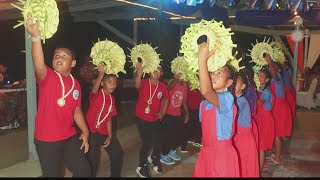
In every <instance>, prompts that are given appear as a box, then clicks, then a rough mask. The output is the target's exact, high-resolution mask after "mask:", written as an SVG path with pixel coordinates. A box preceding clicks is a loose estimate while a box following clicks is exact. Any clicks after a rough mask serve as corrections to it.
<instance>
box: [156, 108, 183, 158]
mask: <svg viewBox="0 0 320 180" xmlns="http://www.w3.org/2000/svg"><path fill="white" fill-rule="evenodd" d="M162 121H163V123H164V126H163V128H162V131H161V133H162V140H161V141H162V148H161V151H162V154H163V155H167V154H168V153H169V151H170V150H175V149H176V148H177V147H179V146H180V145H181V144H182V140H183V133H184V132H185V130H184V128H185V125H184V119H183V118H182V116H171V115H168V114H166V115H165V116H164V117H163V120H162Z"/></svg>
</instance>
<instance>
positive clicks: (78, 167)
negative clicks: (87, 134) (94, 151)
mask: <svg viewBox="0 0 320 180" xmlns="http://www.w3.org/2000/svg"><path fill="white" fill-rule="evenodd" d="M34 143H35V146H36V151H37V154H38V156H39V160H40V165H41V170H42V176H43V177H64V168H65V167H66V168H68V169H69V170H70V171H71V172H72V174H73V177H90V174H91V170H90V165H89V162H88V160H87V158H86V155H85V153H84V151H83V149H80V147H81V143H82V141H81V140H79V139H78V135H74V136H71V137H70V138H68V139H65V140H62V141H57V142H43V141H39V140H36V139H34Z"/></svg>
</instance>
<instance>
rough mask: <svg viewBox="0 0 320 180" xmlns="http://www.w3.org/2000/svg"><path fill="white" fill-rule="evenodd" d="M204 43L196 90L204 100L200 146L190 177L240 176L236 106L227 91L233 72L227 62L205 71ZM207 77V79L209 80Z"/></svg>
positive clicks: (201, 47)
mask: <svg viewBox="0 0 320 180" xmlns="http://www.w3.org/2000/svg"><path fill="white" fill-rule="evenodd" d="M207 40H208V42H204V43H201V44H200V45H199V55H198V56H199V57H198V58H199V78H200V92H201V94H202V95H203V97H204V98H205V99H206V100H204V101H202V102H201V105H200V120H201V126H202V145H203V146H202V148H201V150H200V153H199V156H198V159H197V161H196V164H195V169H194V173H193V177H240V174H239V161H238V159H239V157H238V154H237V151H236V149H235V147H234V145H233V134H234V129H235V128H234V125H235V118H236V114H237V113H236V112H237V109H236V106H235V104H234V98H233V95H232V94H231V93H230V92H229V91H227V88H228V87H230V86H231V85H232V82H233V77H234V72H233V70H232V68H231V67H230V66H229V65H225V66H224V67H221V68H219V69H218V70H217V71H214V72H211V73H210V76H209V73H208V67H207V60H208V58H209V57H210V56H211V55H212V54H213V53H212V52H210V53H209V39H207ZM210 79H211V80H210Z"/></svg>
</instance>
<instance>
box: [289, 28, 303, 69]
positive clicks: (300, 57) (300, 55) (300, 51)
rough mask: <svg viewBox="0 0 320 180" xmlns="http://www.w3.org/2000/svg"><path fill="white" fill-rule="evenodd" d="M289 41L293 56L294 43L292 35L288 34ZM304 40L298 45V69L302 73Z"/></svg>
mask: <svg viewBox="0 0 320 180" xmlns="http://www.w3.org/2000/svg"><path fill="white" fill-rule="evenodd" d="M286 37H287V41H288V43H289V46H290V49H291V52H292V54H294V41H293V40H292V39H291V35H290V34H287V35H286ZM303 42H304V40H302V41H300V42H299V43H298V68H299V70H300V72H302V73H303V72H304V67H303V66H304V50H303V49H304V43H303Z"/></svg>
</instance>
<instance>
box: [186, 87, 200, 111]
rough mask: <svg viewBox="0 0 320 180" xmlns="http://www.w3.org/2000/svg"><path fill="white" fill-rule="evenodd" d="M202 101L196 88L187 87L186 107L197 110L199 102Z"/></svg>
mask: <svg viewBox="0 0 320 180" xmlns="http://www.w3.org/2000/svg"><path fill="white" fill-rule="evenodd" d="M201 101H202V97H201V93H200V91H199V90H198V89H195V90H191V89H190V88H188V93H187V103H188V108H189V109H193V110H198V109H199V107H200V102H201Z"/></svg>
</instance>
